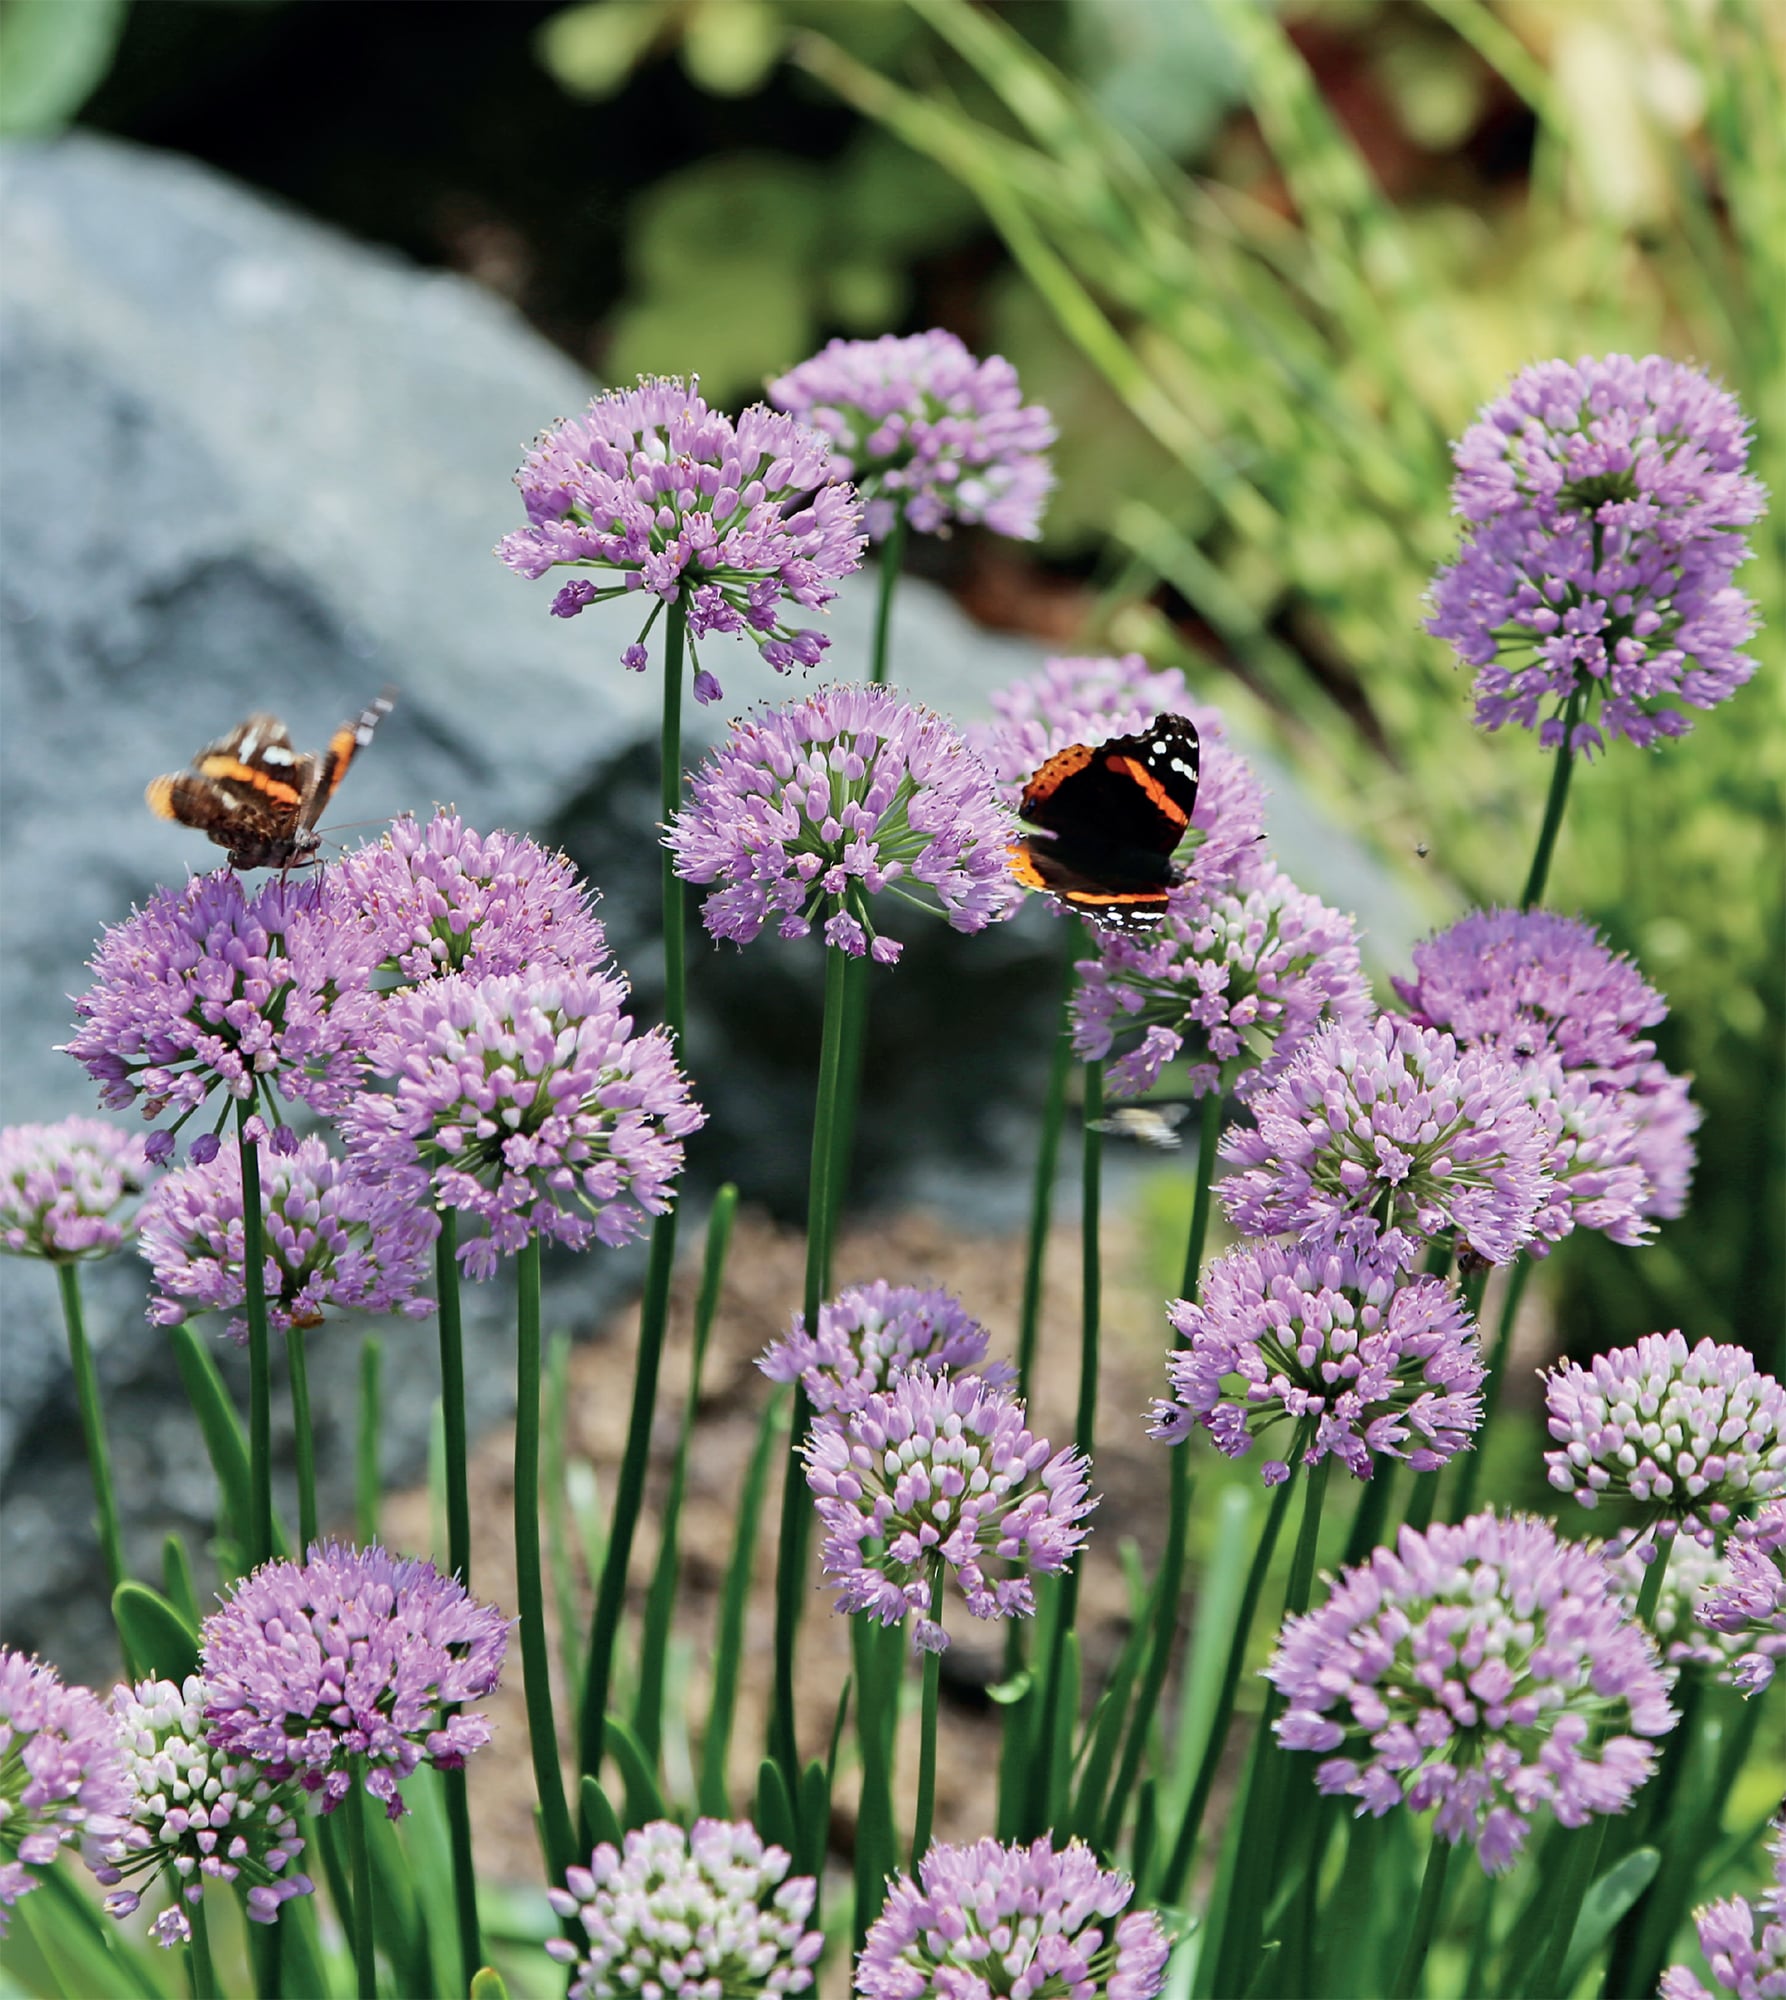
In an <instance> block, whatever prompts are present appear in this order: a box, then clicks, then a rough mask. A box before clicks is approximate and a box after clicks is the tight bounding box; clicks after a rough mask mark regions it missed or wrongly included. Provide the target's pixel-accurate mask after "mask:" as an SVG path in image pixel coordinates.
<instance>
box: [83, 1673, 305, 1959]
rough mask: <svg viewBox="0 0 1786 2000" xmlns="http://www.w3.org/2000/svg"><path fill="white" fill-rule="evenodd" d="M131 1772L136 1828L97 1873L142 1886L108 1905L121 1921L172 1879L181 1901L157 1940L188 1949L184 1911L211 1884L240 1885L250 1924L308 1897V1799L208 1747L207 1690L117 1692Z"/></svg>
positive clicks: (160, 1686) (273, 1917) (190, 1684)
mask: <svg viewBox="0 0 1786 2000" xmlns="http://www.w3.org/2000/svg"><path fill="white" fill-rule="evenodd" d="M112 1714H113V1715H114V1716H115V1717H116V1718H117V1722H118V1727H119V1729H120V1731H121V1732H122V1736H123V1741H124V1749H125V1757H126V1760H127V1763H128V1766H129V1771H130V1786H131V1795H132V1804H131V1808H130V1823H129V1825H128V1826H126V1828H125V1829H124V1832H123V1833H122V1835H121V1836H120V1837H119V1839H118V1840H117V1841H116V1842H115V1843H114V1846H113V1849H112V1853H111V1856H110V1858H109V1860H108V1861H107V1863H106V1865H105V1866H104V1867H102V1868H101V1869H100V1870H99V1871H98V1872H99V1878H100V1880H101V1881H102V1882H107V1883H116V1882H122V1881H123V1880H125V1878H126V1877H133V1878H136V1886H135V1887H133V1888H127V1889H115V1890H114V1891H113V1893H112V1894H111V1895H109V1896H108V1897H107V1898H106V1899H105V1906H106V1909H107V1910H108V1911H109V1912H110V1914H111V1915H112V1916H114V1917H127V1916H130V1915H131V1914H132V1913H133V1912H134V1911H135V1910H136V1908H137V1907H138V1905H139V1904H140V1903H141V1902H142V1899H143V1893H144V1891H145V1889H147V1888H148V1887H149V1886H150V1885H151V1884H152V1883H154V1882H156V1881H159V1880H160V1879H161V1878H162V1877H164V1876H166V1877H169V1878H171V1879H170V1882H169V1886H170V1887H171V1888H173V1889H175V1890H176V1891H177V1894H176V1896H175V1900H174V1901H173V1902H172V1903H171V1904H170V1905H169V1907H168V1908H167V1909H166V1910H164V1911H163V1912H162V1914H161V1915H160V1916H159V1917H158V1918H157V1919H156V1921H155V1924H154V1926H153V1929H154V1934H155V1937H156V1939H157V1941H158V1942H159V1943H161V1944H163V1945H167V1946H172V1945H176V1944H184V1943H185V1942H186V1941H187V1939H189V1938H190V1937H191V1935H192V1925H191V1923H190V1922H189V1920H188V1919H187V1916H186V1912H185V1911H184V1910H183V1909H182V1908H181V1904H182V1903H196V1902H197V1901H198V1900H199V1898H200V1897H201V1896H202V1895H203V1894H204V1887H205V1882H206V1880H207V1879H210V1880H213V1881H218V1882H236V1881H240V1882H241V1883H242V1885H243V1887H244V1888H245V1890H246V1892H247V1895H246V1902H247V1909H248V1915H249V1917H250V1918H251V1919H252V1920H253V1921H254V1922H255V1923H257V1924H270V1923H275V1922H277V1921H278V1917H279V1907H280V1905H281V1904H282V1903H285V1902H287V1901H289V1900H290V1899H291V1898H292V1897H293V1896H308V1895H309V1894H310V1892H311V1890H312V1888H313V1886H314V1885H313V1884H312V1882H311V1880H310V1877H309V1876H308V1875H305V1874H303V1873H301V1872H300V1870H299V1869H298V1867H297V1861H298V1857H299V1855H301V1854H302V1853H303V1851H304V1836H303V1834H302V1832H301V1831H300V1830H299V1826H298V1819H297V1813H298V1811H299V1810H300V1809H301V1797H302V1795H301V1793H300V1792H299V1790H298V1787H297V1786H296V1785H295V1784H293V1783H289V1782H288V1783H283V1784H281V1783H276V1782H274V1781H273V1780H272V1779H270V1778H269V1777H268V1776H267V1774H266V1772H265V1771H264V1770H263V1769H262V1768H261V1767H260V1765H258V1764H255V1763H252V1762H250V1761H248V1760H246V1759H242V1760H236V1759H232V1758H229V1757H227V1756H225V1755H223V1754H222V1753H221V1752H220V1751H217V1750H214V1749H213V1748H212V1747H211V1745H210V1744H209V1743H208V1742H207V1741H206V1728H207V1724H206V1720H205V1683H204V1682H203V1681H202V1680H201V1679H200V1678H199V1676H198V1675H197V1674H194V1675H192V1676H191V1677H190V1678H189V1679H188V1680H187V1682H186V1684H185V1686H184V1687H175V1685H174V1684H173V1682H172V1681H139V1682H138V1683H137V1685H136V1686H135V1687H133V1688H132V1687H119V1688H115V1689H114V1690H113V1691H112Z"/></svg>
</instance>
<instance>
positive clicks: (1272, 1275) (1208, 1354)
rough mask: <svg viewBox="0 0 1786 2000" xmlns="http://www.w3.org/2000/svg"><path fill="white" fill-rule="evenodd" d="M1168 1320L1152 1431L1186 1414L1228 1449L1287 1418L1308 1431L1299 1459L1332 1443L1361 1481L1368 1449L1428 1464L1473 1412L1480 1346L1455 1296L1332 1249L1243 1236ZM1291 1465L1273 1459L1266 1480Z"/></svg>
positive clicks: (1162, 1431)
mask: <svg viewBox="0 0 1786 2000" xmlns="http://www.w3.org/2000/svg"><path fill="white" fill-rule="evenodd" d="M1168 1317H1169V1318H1170V1319H1171V1322H1172V1326H1173V1330H1174V1331H1175V1332H1176V1333H1177V1334H1178V1337H1179V1340H1180V1342H1181V1343H1182V1344H1181V1345H1180V1347H1179V1348H1178V1349H1177V1351H1176V1352H1174V1353H1173V1354H1172V1355H1171V1356H1170V1357H1169V1359H1168V1360H1167V1363H1166V1372H1167V1375H1168V1376H1169V1378H1170V1380H1171V1383H1172V1395H1173V1400H1172V1401H1170V1402H1163V1403H1156V1404H1155V1405H1154V1412H1153V1423H1152V1425H1151V1429H1152V1432H1153V1435H1154V1436H1155V1437H1157V1438H1161V1439H1164V1440H1165V1441H1166V1442H1167V1443H1169V1444H1177V1443H1178V1442H1179V1441H1180V1440H1181V1439H1183V1438H1185V1437H1186V1436H1188V1435H1189V1433H1190V1429H1191V1425H1192V1424H1193V1423H1200V1424H1202V1425H1203V1426H1204V1427H1205V1429H1207V1430H1208V1432H1209V1434H1210V1436H1211V1438H1212V1439H1213V1440H1214V1441H1215V1444H1216V1446H1217V1448H1218V1449H1219V1450H1221V1451H1224V1452H1226V1453H1227V1455H1228V1456H1229V1457H1230V1458H1240V1457H1242V1456H1244V1455H1245V1454H1246V1453H1247V1452H1248V1451H1250V1450H1251V1449H1252V1447H1253V1442H1254V1440H1255V1439H1256V1438H1259V1437H1262V1436H1264V1435H1265V1434H1266V1433H1267V1432H1269V1431H1271V1430H1273V1429H1274V1428H1278V1427H1280V1426H1282V1427H1285V1429H1284V1435H1283V1437H1282V1438H1281V1440H1280V1442H1281V1444H1282V1445H1283V1446H1284V1447H1285V1448H1286V1449H1287V1447H1288V1444H1289V1440H1290V1437H1291V1436H1293V1435H1296V1434H1297V1432H1298V1431H1299V1430H1301V1431H1304V1432H1306V1431H1309V1430H1310V1429H1311V1427H1312V1435H1311V1436H1309V1437H1308V1440H1307V1443H1306V1445H1305V1447H1304V1452H1303V1456H1304V1459H1305V1460H1306V1462H1307V1463H1308V1464H1310V1465H1313V1464H1315V1463H1316V1462H1317V1461H1318V1460H1320V1459H1322V1458H1325V1457H1326V1455H1327V1454H1328V1453H1329V1452H1332V1453H1333V1454H1334V1455H1335V1456H1336V1457H1337V1458H1338V1459H1339V1460H1340V1461H1341V1462H1342V1463H1343V1464H1344V1465H1345V1467H1346V1469H1347V1470H1348V1471H1349V1472H1351V1473H1352V1474H1354V1476H1355V1477H1357V1478H1359V1479H1368V1478H1370V1476H1371V1473H1372V1471H1373V1469H1374V1462H1375V1460H1376V1458H1377V1457H1378V1456H1379V1455H1380V1454H1381V1455H1387V1456H1389V1457H1392V1458H1405V1459H1407V1461H1408V1462H1409V1464H1411V1465H1412V1466H1413V1467H1414V1469H1415V1471H1416V1472H1432V1471H1434V1470H1436V1469H1437V1468H1438V1467H1439V1466H1441V1465H1443V1464H1444V1463H1445V1461H1446V1460H1447V1459H1448V1458H1450V1457H1452V1456H1453V1455H1454V1454H1455V1453H1456V1452H1459V1451H1461V1450H1462V1449H1463V1448H1464V1447H1465V1446H1466V1445H1468V1444H1469V1442H1470V1438H1471V1434H1472V1432H1474V1431H1475V1429H1476V1427H1477V1425H1478V1424H1479V1423H1480V1422H1481V1420H1482V1401H1481V1397H1480V1396H1479V1394H1478V1393H1477V1392H1478V1391H1479V1390H1480V1388H1481V1386H1482V1374H1483V1370H1482V1356H1481V1353H1480V1350H1479V1349H1478V1346H1477V1342H1476V1335H1475V1329H1474V1328H1473V1327H1472V1326H1471V1324H1470V1321H1469V1316H1468V1315H1467V1314H1466V1313H1465V1311H1464V1309H1463V1302H1462V1301H1461V1299H1459V1297H1458V1296H1457V1294H1456V1293H1454V1292H1453V1291H1452V1290H1451V1289H1450V1287H1449V1286H1448V1285H1446V1284H1445V1283H1444V1282H1443V1281H1442V1280H1441V1279H1438V1278H1424V1277H1423V1278H1411V1277H1409V1276H1408V1275H1407V1274H1406V1273H1404V1272H1402V1271H1399V1270H1397V1269H1396V1268H1395V1266H1394V1265H1393V1264H1391V1263H1389V1262H1387V1261H1383V1262H1373V1261H1371V1260H1370V1259H1368V1258H1357V1257H1353V1256H1352V1255H1351V1254H1350V1253H1349V1252H1347V1251H1344V1250H1329V1251H1326V1252H1323V1253H1317V1254H1312V1255H1311V1254H1309V1253H1307V1252H1304V1251H1301V1250H1297V1249H1294V1248H1290V1247H1286V1246H1285V1245H1283V1244H1279V1243H1247V1244H1242V1245H1241V1246H1240V1247H1239V1248H1238V1249H1235V1250H1231V1251H1229V1252H1228V1254H1227V1255H1226V1256H1225V1257H1221V1258H1218V1259H1217V1261H1216V1262H1215V1263H1214V1264H1212V1265H1211V1266H1210V1267H1209V1270H1208V1271H1207V1272H1206V1273H1205V1275H1204V1280H1203V1286H1202V1290H1201V1295H1200V1297H1199V1299H1198V1300H1197V1301H1196V1302H1195V1303H1193V1302H1192V1301H1190V1300H1189V1299H1179V1300H1177V1301H1176V1302H1175V1303H1174V1305H1173V1306H1172V1308H1171V1310H1170V1313H1169V1315H1168ZM1288 1476H1289V1467H1288V1465H1287V1464H1285V1463H1284V1461H1283V1460H1282V1459H1273V1460H1270V1461H1268V1462H1267V1464H1266V1466H1265V1481H1266V1484H1267V1485H1273V1486H1275V1485H1278V1484H1280V1483H1281V1482H1282V1481H1283V1480H1284V1479H1286V1478H1287V1477H1288Z"/></svg>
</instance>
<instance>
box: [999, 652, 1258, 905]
mask: <svg viewBox="0 0 1786 2000" xmlns="http://www.w3.org/2000/svg"><path fill="white" fill-rule="evenodd" d="M992 708H993V715H994V718H995V719H994V720H993V721H991V722H976V723H972V724H970V725H969V727H968V728H967V730H966V731H965V732H964V733H965V736H966V739H967V744H968V748H969V749H971V750H973V751H974V752H975V753H976V754H977V755H978V756H979V757H980V758H981V759H982V760H983V761H984V763H985V764H986V766H987V768H988V769H989V770H990V771H991V772H992V775H993V776H994V778H996V779H997V780H998V784H999V789H1000V794H1001V796H1002V797H1003V798H1004V800H1005V802H1006V804H1008V805H1010V806H1011V807H1012V808H1015V807H1016V805H1017V803H1018V801H1019V799H1020V798H1021V796H1022V793H1023V788H1024V786H1025V785H1026V784H1027V783H1028V782H1029V780H1030V779H1031V778H1032V777H1033V776H1034V775H1035V773H1036V772H1037V771H1038V770H1040V769H1041V767H1042V766H1043V765H1044V764H1045V763H1047V761H1048V759H1049V758H1050V757H1052V756H1054V755H1055V753H1056V752H1057V751H1060V750H1065V749H1066V748H1067V747H1068V745H1070V744H1074V743H1106V742H1108V741H1109V740H1110V738H1111V737H1113V736H1133V735H1136V734H1137V733H1139V732H1140V731H1142V730H1145V729H1146V728H1147V726H1148V724H1149V723H1150V722H1152V721H1153V719H1154V717H1155V716H1157V715H1183V716H1188V717H1189V718H1190V720H1191V721H1192V722H1193V723H1195V724H1196V727H1197V736H1198V740H1199V742H1200V743H1201V746H1202V757H1201V768H1200V773H1199V776H1198V780H1197V804H1196V809H1195V810H1194V811H1193V812H1192V814H1191V823H1190V826H1189V827H1188V828H1187V829H1186V832H1185V837H1184V839H1183V841H1182V842H1181V843H1180V845H1179V849H1178V854H1177V866H1178V868H1179V871H1180V873H1181V874H1182V876H1183V877H1184V880H1185V882H1186V883H1187V884H1188V885H1190V886H1192V887H1195V888H1202V889H1206V890H1215V889H1231V888H1232V889H1241V890H1244V889H1245V888H1247V887H1251V886H1252V885H1253V883H1254V881H1255V880H1259V881H1264V880H1267V879H1269V876H1270V873H1271V870H1270V868H1269V866H1268V865H1267V864H1265V863H1263V862H1262V861H1261V859H1260V852H1261V850H1260V842H1261V840H1262V839H1263V837H1264V836H1263V834H1262V832H1261V828H1262V827H1263V825H1264V818H1265V795H1264V793H1263V792H1262V791H1261V790H1260V788H1259V780H1258V779H1257V778H1256V777H1255V776H1254V775H1253V771H1252V767H1251V766H1250V765H1249V764H1248V763H1247V761H1246V759H1245V758H1244V757H1242V756H1241V755H1240V753H1239V752H1238V751H1237V750H1236V749H1235V748H1234V746H1233V745H1232V744H1231V743H1229V742H1228V740H1227V730H1226V726H1225V725H1224V723H1223V721H1222V718H1221V713H1220V711H1219V710H1217V709H1213V708H1209V707H1207V706H1205V705H1204V704H1203V703H1201V702H1198V701H1195V700H1193V699H1192V697H1191V691H1190V689H1189V687H1188V686H1186V684H1185V678H1184V675H1183V674H1181V673H1180V672H1179V671H1178V669H1177V668H1176V667H1162V668H1160V669H1158V670H1157V671H1156V670H1155V669H1154V668H1152V667H1150V666H1149V665H1148V664H1147V662H1146V660H1144V659H1143V658H1142V656H1141V655H1140V654H1139V653H1123V654H1120V655H1106V656H1100V657H1092V658H1085V659H1080V658H1066V659H1051V660H1045V661H1044V662H1043V663H1042V666H1041V668H1040V669H1039V670H1038V671H1037V672H1036V673H1033V674H1026V675H1025V676H1024V677H1023V678H1022V679H1021V680H1018V681H1014V682H1012V684H1011V685H1010V686H1009V687H1007V688H1001V689H999V690H998V691H997V692H996V693H995V694H994V695H993V696H992Z"/></svg>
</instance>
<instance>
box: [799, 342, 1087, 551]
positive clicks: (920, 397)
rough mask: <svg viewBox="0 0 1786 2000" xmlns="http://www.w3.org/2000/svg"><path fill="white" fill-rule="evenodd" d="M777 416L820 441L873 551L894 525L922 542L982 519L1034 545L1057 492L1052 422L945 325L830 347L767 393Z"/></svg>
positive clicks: (997, 363)
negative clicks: (863, 518) (848, 485)
mask: <svg viewBox="0 0 1786 2000" xmlns="http://www.w3.org/2000/svg"><path fill="white" fill-rule="evenodd" d="M769 395H770V398H771V400H772V401H773V402H774V404H775V406H776V407H777V408H778V409H782V410H786V411H788V412H789V414H790V415H792V416H795V417H798V418H799V419H800V421H801V422H802V423H807V424H811V425H812V426H813V428H814V429H815V430H819V431H823V432H824V434H825V436H826V437H827V438H829V439H830V441H831V456H832V463H833V465H834V467H835V469H836V476H837V477H838V478H839V479H852V480H854V481H855V483H856V486H857V487H858V489H859V490H860V492H861V494H862V498H863V499H864V500H865V501H866V502H867V513H868V532H869V533H870V534H871V535H872V536H873V537H874V539H875V540H876V541H877V542H878V541H880V540H881V539H882V538H883V537H884V536H886V535H887V534H888V533H889V532H890V531H891V529H892V527H893V524H894V523H895V521H897V520H898V519H899V518H900V517H901V516H903V517H904V519H905V520H906V521H907V522H909V523H910V525H911V526H912V527H914V528H915V529H917V531H918V533H919V534H921V535H939V534H945V533H947V531H948V528H949V524H950V523H951V522H952V521H963V522H968V521H983V522H984V523H985V524H986V526H987V527H989V528H994V529H996V530H997V531H998V533H999V534H1001V535H1011V536H1014V537H1015V538H1017V539H1019V540H1022V541H1033V540H1034V539H1035V537H1036V536H1037V535H1038V534H1040V533H1041V519H1042V506H1043V503H1044V501H1046V500H1047V498H1048V493H1049V489H1050V488H1051V487H1052V486H1053V484H1054V474H1053V471H1052V470H1051V469H1050V467H1049V464H1048V460H1047V457H1046V455H1045V454H1046V453H1047V450H1048V447H1049V446H1050V445H1051V444H1052V443H1053V442H1054V438H1055V430H1054V421H1053V419H1052V418H1051V417H1050V416H1049V414H1048V412H1047V411H1046V410H1045V409H1043V408H1042V406H1041V405H1040V404H1039V403H1030V404H1025V402H1024V401H1023V392H1022V390H1021V389H1020V388H1019V387H1018V386H1017V371H1016V369H1015V368H1013V367H1012V366H1011V364H1010V363H1009V362H1008V361H1007V360H1005V359H1004V357H1003V356H1002V355H998V354H995V355H993V356H992V357H991V358H990V359H989V360H986V361H980V360H977V359H976V358H975V357H974V356H973V355H972V354H970V353H969V352H968V350H967V349H966V348H965V347H964V346H963V345H962V344H961V342H960V341H959V340H957V339H956V337H955V336H954V334H952V333H945V332H944V331H943V330H942V329H941V328H940V327H932V328H931V329H930V331H929V332H928V333H914V334H911V335H909V336H907V337H905V338H903V339H902V338H900V336H898V335H897V334H891V333H889V334H884V335H883V336H882V337H881V338H880V339H879V340H833V341H832V342H831V343H830V344H829V345H828V346H827V347H825V348H824V349H823V350H822V351H821V352H819V353H817V354H815V355H813V356H812V358H811V359H810V360H808V361H802V362H801V363H800V365H799V366H798V367H797V368H791V369H789V371H788V372H787V374H785V375H783V376H781V377H779V378H778V379H777V380H775V381H773V382H771V383H770V384H769Z"/></svg>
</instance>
